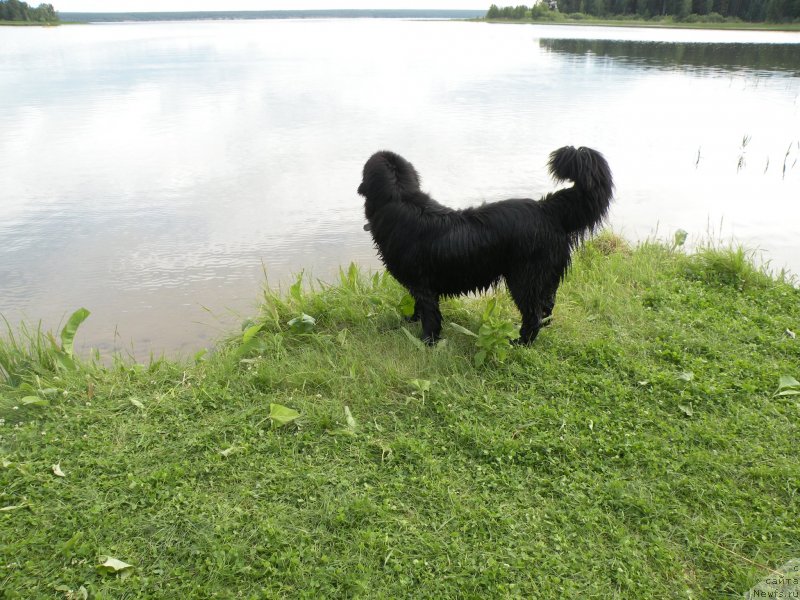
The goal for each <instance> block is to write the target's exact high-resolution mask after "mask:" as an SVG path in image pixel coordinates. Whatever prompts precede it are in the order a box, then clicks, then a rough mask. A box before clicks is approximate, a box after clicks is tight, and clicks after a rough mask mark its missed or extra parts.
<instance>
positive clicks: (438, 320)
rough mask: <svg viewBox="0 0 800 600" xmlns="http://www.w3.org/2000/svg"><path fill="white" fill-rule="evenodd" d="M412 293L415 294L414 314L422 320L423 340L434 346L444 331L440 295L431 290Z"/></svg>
mask: <svg viewBox="0 0 800 600" xmlns="http://www.w3.org/2000/svg"><path fill="white" fill-rule="evenodd" d="M411 295H412V296H414V315H416V316H417V317H418V318H419V319H420V320H421V321H422V341H423V342H425V343H426V344H428V345H429V346H432V345H433V344H435V343H436V341H437V340H438V339H439V334H441V332H442V313H441V311H440V310H439V296H437V295H436V294H433V293H431V292H422V293H420V292H412V294H411ZM412 318H413V315H412Z"/></svg>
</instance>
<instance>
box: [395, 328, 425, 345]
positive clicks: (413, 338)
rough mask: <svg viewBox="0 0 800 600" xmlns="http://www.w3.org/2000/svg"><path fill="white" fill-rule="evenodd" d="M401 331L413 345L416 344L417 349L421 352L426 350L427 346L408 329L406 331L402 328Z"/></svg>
mask: <svg viewBox="0 0 800 600" xmlns="http://www.w3.org/2000/svg"><path fill="white" fill-rule="evenodd" d="M400 329H401V330H402V332H403V333H404V334H405V335H406V337H407V338H408V339H409V340H411V343H412V344H414V346H415V347H417V348H419V349H420V350H423V349H424V348H425V344H424V343H423V342H422V340H421V339H419V338H418V337H416V336H415V335H414V334H413V333H411V332H410V331H409V330H408V329H406V328H405V327H401V328H400Z"/></svg>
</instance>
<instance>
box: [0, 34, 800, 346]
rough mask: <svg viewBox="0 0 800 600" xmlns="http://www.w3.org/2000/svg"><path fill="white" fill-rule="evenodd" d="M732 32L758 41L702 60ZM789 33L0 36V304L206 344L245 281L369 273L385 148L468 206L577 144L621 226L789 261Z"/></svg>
mask: <svg viewBox="0 0 800 600" xmlns="http://www.w3.org/2000/svg"><path fill="white" fill-rule="evenodd" d="M11 29H15V28H11ZM22 29H25V30H26V31H22ZM733 36H741V37H743V38H748V39H750V40H751V41H752V46H749V45H746V44H745V45H743V44H731V45H730V47H726V48H722V49H721V50H720V51H721V52H723V54H717V53H716V50H714V51H713V54H712V49H715V48H716V47H717V46H718V45H719V44H720V43H722V41H727V42H731V41H732V39H734V37H733ZM588 38H596V39H595V40H594V41H592V40H589V39H588ZM619 38H623V39H625V40H627V41H609V40H619ZM648 39H658V40H659V41H660V42H662V43H660V44H652V43H649V42H647V41H646V40H648ZM670 39H672V40H673V41H674V42H676V43H674V44H667V43H665V42H667V41H668V40H670ZM790 39H792V38H791V36H787V35H786V34H774V35H771V34H766V33H753V32H748V33H747V34H743V33H733V32H684V31H674V30H673V31H667V32H665V31H661V30H658V31H655V30H652V31H651V30H648V31H643V30H631V29H625V30H622V29H619V28H613V29H612V28H583V27H553V26H551V27H547V26H536V25H508V26H505V25H504V26H491V25H484V24H475V23H453V22H437V23H429V22H408V21H391V22H389V21H380V20H379V21H357V22H355V21H347V20H344V21H286V22H281V21H274V20H273V21H265V22H258V21H248V22H215V23H209V22H202V23H188V22H187V23H168V24H166V23H147V24H115V25H97V26H94V25H92V26H81V27H62V28H52V30H44V29H39V28H19V30H11V31H8V32H5V31H4V32H3V36H0V56H3V57H4V60H3V61H0V171H2V183H0V313H1V314H3V315H5V316H7V317H8V318H9V319H10V320H11V321H12V322H14V321H16V320H18V319H20V318H23V317H24V318H27V319H29V320H37V319H39V318H42V319H44V322H45V326H46V327H55V326H56V325H57V324H58V321H59V319H61V318H63V317H64V316H65V315H68V314H69V313H71V312H72V311H73V310H74V309H76V308H77V307H79V306H86V307H87V308H89V309H90V310H91V311H92V316H91V317H90V319H89V320H88V321H86V323H85V324H84V326H83V327H82V329H81V336H80V339H79V341H80V343H81V344H83V345H84V346H85V345H91V346H95V347H100V348H102V349H109V348H112V347H122V348H129V347H131V345H132V346H133V347H134V349H135V350H136V353H137V355H138V356H139V357H142V356H143V355H144V356H146V354H147V352H148V351H149V350H153V351H155V352H160V351H162V350H167V351H169V352H175V351H181V352H184V353H186V352H189V351H192V350H194V349H196V348H198V347H199V346H204V345H207V344H208V343H209V341H210V340H211V339H213V337H215V336H216V335H218V334H219V333H221V332H228V331H230V330H232V329H234V328H235V327H236V325H237V323H236V321H237V320H238V316H235V315H240V316H242V317H244V316H247V315H249V314H251V313H252V312H253V311H254V310H255V304H256V302H257V299H258V296H259V289H260V287H261V286H262V285H263V284H264V274H263V270H266V272H267V275H268V277H269V283H271V284H278V283H285V282H287V280H288V278H289V277H290V276H291V274H292V273H296V272H298V271H300V270H306V272H310V274H311V275H312V277H318V278H321V279H330V278H331V277H333V276H335V274H336V271H337V269H338V268H339V265H346V264H347V263H349V262H350V261H355V262H357V263H359V264H361V265H363V266H365V267H375V266H377V265H378V260H377V258H376V255H375V252H374V249H373V248H372V245H371V241H370V239H369V236H368V235H367V234H366V233H365V232H364V231H363V230H362V229H361V226H362V224H363V217H362V206H361V199H360V198H359V197H358V196H357V195H356V193H355V189H356V187H357V185H358V182H359V178H360V172H361V167H362V165H363V162H364V161H365V160H366V158H367V157H368V156H369V155H370V154H372V152H374V151H375V150H378V149H381V148H389V149H392V150H395V151H397V152H400V153H401V154H403V155H405V156H407V158H409V159H410V160H411V161H412V162H413V163H414V164H415V165H416V166H417V168H418V169H419V171H420V173H421V174H422V179H423V186H424V188H425V189H426V191H429V192H431V193H432V195H434V197H436V198H437V199H438V200H440V201H441V202H443V203H446V204H448V205H452V206H468V205H474V204H478V203H480V202H483V201H492V200H498V199H502V198H507V197H511V196H520V195H525V196H531V197H538V196H540V195H541V194H543V193H546V192H548V191H550V190H552V189H553V183H552V181H550V180H549V178H548V176H547V172H546V169H545V163H546V160H547V155H548V153H549V152H550V151H551V150H553V149H555V148H557V147H559V146H562V145H564V144H584V145H590V146H594V147H597V148H599V149H600V150H602V151H603V152H604V153H605V154H606V156H607V157H608V159H609V162H610V163H611V165H612V167H613V169H614V173H615V176H616V181H617V201H616V203H615V205H614V207H613V209H612V216H611V223H612V224H613V226H614V227H615V229H617V230H618V231H620V232H621V233H623V234H625V235H627V236H629V237H632V238H642V237H646V236H648V235H650V234H651V233H652V232H653V229H654V228H656V227H660V231H661V232H662V233H663V234H664V235H666V236H669V235H670V231H671V230H673V229H676V228H683V229H686V230H688V231H690V233H691V234H692V235H693V236H702V235H703V234H704V233H706V232H707V231H708V227H707V224H708V222H713V223H715V224H717V223H719V222H720V220H723V219H724V222H725V229H724V231H723V232H722V233H724V235H729V234H735V235H737V236H738V237H740V238H741V239H742V240H743V241H745V242H746V243H748V244H749V245H757V246H761V247H763V248H765V249H766V250H768V251H769V252H770V257H771V258H773V259H774V260H775V262H776V266H783V265H786V264H789V265H790V266H791V267H792V268H793V269H794V270H795V271H800V262H798V261H800V258H799V257H800V241H798V239H797V236H796V234H793V232H792V231H788V230H787V228H786V226H785V224H786V223H796V222H798V221H800V203H798V202H797V201H796V198H798V197H800V167H795V168H792V165H793V164H794V163H793V162H792V161H794V160H795V159H796V158H797V157H798V155H800V145H798V142H800V117H799V116H798V111H799V110H800V108H799V107H798V101H797V98H798V95H799V94H800V77H797V75H796V73H797V69H798V68H800V52H798V53H796V54H795V55H794V57H795V58H794V62H791V55H789V54H787V53H786V51H785V47H786V45H787V44H786V43H785V42H787V41H788V40H790ZM794 39H798V40H799V41H800V37H799V36H795V38H794ZM771 40H773V41H774V40H778V41H780V42H781V43H780V44H772V43H770V41H771ZM691 41H696V42H703V44H702V46H703V48H704V50H703V54H702V55H703V56H704V57H705V59H704V60H705V61H706V62H703V61H701V60H700V59H699V58H698V56H700V55H699V54H698V52H699V51H698V50H697V48H696V47H694V46H693V45H692V44H690V43H689V42H691ZM684 46H685V48H683V49H680V48H682V47H684ZM740 46H741V47H742V48H741V50H742V51H743V52H745V55H744V56H745V57H746V58H742V57H741V56H740V57H739V58H737V53H738V52H739V50H740ZM795 47H798V48H800V45H795ZM376 48H380V51H379V52H378V51H375V49H376ZM755 48H757V49H758V50H757V52H758V53H761V54H759V55H751V50H753V49H755ZM728 50H730V52H728ZM776 53H777V54H776ZM598 57H601V58H598ZM693 57H694V58H693ZM712 57H713V58H712ZM776 57H777V58H776ZM659 60H660V61H662V62H658V61H659ZM709 61H710V62H709ZM714 61H716V62H714ZM786 61H789V62H786ZM681 65H684V66H681ZM686 65H688V68H689V70H690V72H688V73H687V70H686ZM730 65H738V66H730ZM769 65H772V66H769ZM655 66H657V67H659V68H652V67H655ZM714 69H717V71H714ZM719 69H731V70H735V69H738V70H737V73H736V75H735V77H734V76H731V77H728V78H724V77H717V76H715V74H716V73H717V72H719ZM765 69H769V70H765ZM754 74H756V76H754ZM762 75H765V76H763V77H762ZM765 106H768V107H769V110H765V109H764V107H765ZM745 134H747V135H749V136H750V142H749V143H748V145H747V147H746V148H741V143H742V139H743V136H744V135H745ZM787 146H790V147H791V148H792V152H791V153H790V154H789V159H788V160H789V167H790V168H789V170H788V171H787V173H786V175H785V177H784V176H782V175H781V167H782V162H783V161H784V160H785V158H784V157H785V153H786V149H787ZM740 158H743V159H744V166H743V168H741V169H738V170H737V162H738V161H739V159H740ZM262 265H263V266H262Z"/></svg>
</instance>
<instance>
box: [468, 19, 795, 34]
mask: <svg viewBox="0 0 800 600" xmlns="http://www.w3.org/2000/svg"><path fill="white" fill-rule="evenodd" d="M468 20H469V21H470V22H473V23H488V24H491V25H567V26H587V27H639V28H646V29H708V30H717V31H785V32H800V23H748V22H745V21H742V22H736V23H708V22H705V23H681V22H676V21H650V20H646V19H594V18H586V19H569V18H568V17H565V19H564V20H559V21H550V20H546V19H536V20H534V19H524V20H523V19H518V20H512V19H486V18H480V19H468Z"/></svg>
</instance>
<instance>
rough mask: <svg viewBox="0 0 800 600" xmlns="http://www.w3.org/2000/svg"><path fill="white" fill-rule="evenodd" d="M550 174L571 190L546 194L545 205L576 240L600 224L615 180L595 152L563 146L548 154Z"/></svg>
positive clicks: (609, 200)
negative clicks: (568, 183)
mask: <svg viewBox="0 0 800 600" xmlns="http://www.w3.org/2000/svg"><path fill="white" fill-rule="evenodd" d="M548 166H549V168H550V173H551V174H552V176H553V177H554V178H555V179H556V180H557V181H566V180H569V181H572V182H573V183H574V185H573V186H572V187H571V188H567V189H564V190H560V191H558V192H555V193H553V194H549V195H548V196H547V197H546V198H545V199H544V200H543V202H544V204H545V206H546V208H547V210H548V211H550V212H551V214H554V215H555V216H556V217H557V218H558V220H559V221H560V222H561V225H562V226H563V227H564V229H565V230H566V231H567V232H568V233H570V234H572V235H574V236H575V237H576V240H580V239H583V238H584V237H585V236H586V235H588V234H589V233H591V232H593V231H594V230H595V229H597V228H598V227H599V226H600V224H601V223H602V222H603V219H604V218H605V216H606V213H607V212H608V207H609V205H610V204H611V198H612V197H613V195H614V181H613V178H612V176H611V169H610V168H609V167H608V163H607V162H606V159H605V158H603V155H602V154H600V153H599V152H598V151H597V150H592V149H591V148H584V147H581V148H574V147H572V146H564V147H563V148H559V149H558V150H556V151H554V152H553V153H552V154H550V161H549V163H548Z"/></svg>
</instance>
